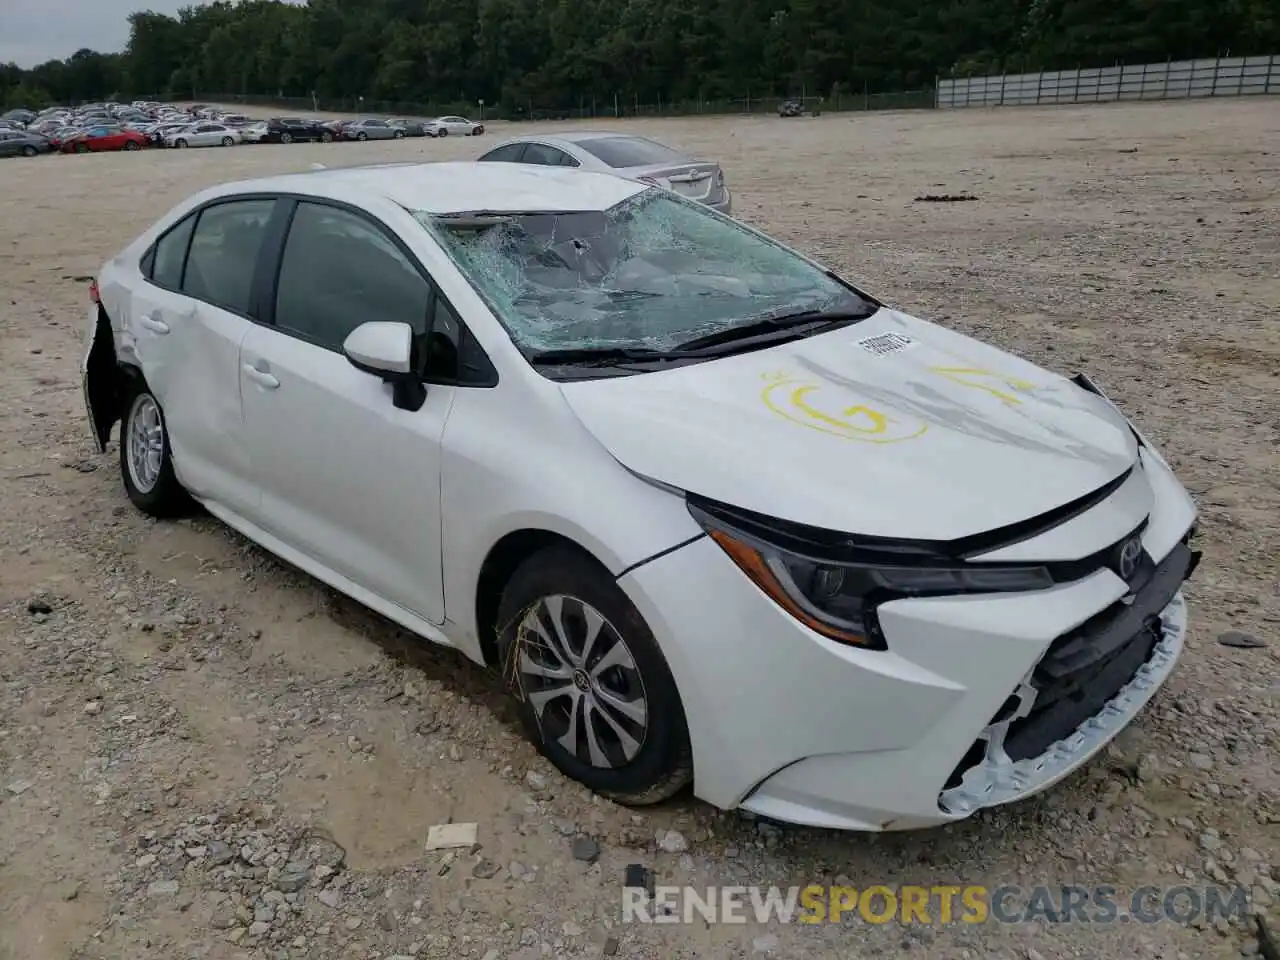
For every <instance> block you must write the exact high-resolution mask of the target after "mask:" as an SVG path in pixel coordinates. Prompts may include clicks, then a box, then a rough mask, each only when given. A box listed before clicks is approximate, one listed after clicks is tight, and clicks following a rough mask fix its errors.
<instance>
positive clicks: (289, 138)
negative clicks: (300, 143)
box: [280, 130, 293, 143]
mask: <svg viewBox="0 0 1280 960" xmlns="http://www.w3.org/2000/svg"><path fill="white" fill-rule="evenodd" d="M280 142H281V143H293V134H292V133H290V132H289V131H288V130H286V131H285V132H284V133H282V134H280Z"/></svg>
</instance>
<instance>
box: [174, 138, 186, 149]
mask: <svg viewBox="0 0 1280 960" xmlns="http://www.w3.org/2000/svg"><path fill="white" fill-rule="evenodd" d="M173 145H174V146H175V147H177V148H178V149H179V150H185V149H187V141H185V140H175V141H174V143H173Z"/></svg>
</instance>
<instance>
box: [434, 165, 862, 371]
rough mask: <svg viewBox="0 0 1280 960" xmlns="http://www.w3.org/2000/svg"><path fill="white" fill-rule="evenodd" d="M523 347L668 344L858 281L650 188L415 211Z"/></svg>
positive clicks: (858, 308)
mask: <svg viewBox="0 0 1280 960" xmlns="http://www.w3.org/2000/svg"><path fill="white" fill-rule="evenodd" d="M417 218H418V220H419V222H421V223H423V224H424V225H425V226H426V227H427V228H428V229H429V230H430V231H431V232H432V233H433V234H434V235H435V236H436V237H437V239H438V240H439V242H440V244H441V246H442V247H443V248H444V250H445V251H446V253H447V254H448V255H449V256H450V257H451V258H452V259H453V261H454V262H455V263H456V264H457V266H458V268H459V269H460V270H461V271H462V272H463V274H464V275H466V277H467V278H468V280H470V282H471V284H472V285H473V286H474V287H475V288H476V290H477V291H478V292H479V293H480V294H481V296H482V297H484V298H485V300H486V301H487V302H488V304H489V305H490V307H491V308H492V309H493V310H494V312H495V314H496V315H497V316H498V318H499V320H501V322H502V323H503V325H504V326H505V327H506V329H507V331H508V333H509V334H510V336H511V338H512V339H513V340H514V341H515V343H516V345H517V346H519V347H520V348H521V349H522V350H525V351H526V352H541V351H549V350H579V349H593V350H594V349H611V348H618V349H635V350H646V351H651V350H669V349H672V348H675V347H677V346H679V345H680V344H681V343H683V342H684V341H687V340H692V339H694V338H698V337H702V336H706V335H708V334H712V333H716V332H718V331H721V330H725V329H728V328H731V327H736V326H741V325H746V324H750V323H755V322H759V321H762V320H766V319H768V318H770V317H774V316H781V315H783V314H793V313H797V312H801V311H808V310H841V311H846V310H847V311H851V312H856V313H862V312H870V310H871V309H872V307H871V305H870V304H869V303H868V302H867V301H865V300H863V298H862V297H860V296H859V295H858V294H857V293H856V292H855V291H853V290H852V289H850V288H849V287H847V286H845V285H844V284H842V283H840V282H839V281H837V280H836V279H835V278H834V277H832V276H831V275H829V274H828V273H826V272H825V271H823V270H822V269H820V268H819V267H817V266H815V265H813V264H812V263H810V262H809V261H807V260H805V259H804V258H802V257H800V256H799V255H797V254H795V253H792V252H791V251H790V250H787V249H786V248H785V247H783V246H781V245H779V244H777V243H775V242H773V241H771V240H769V239H767V238H765V237H762V236H761V235H759V234H757V233H754V232H752V231H750V230H748V229H746V228H745V227H743V226H740V225H739V224H737V223H735V222H734V221H732V220H730V219H728V218H727V217H722V216H719V215H717V214H715V213H713V212H711V211H709V210H707V209H706V208H705V207H704V206H702V205H701V204H698V203H695V202H693V201H689V200H684V199H682V198H680V197H678V196H675V195H674V194H671V193H669V192H667V191H665V190H659V189H656V188H654V189H648V190H645V191H644V192H642V193H640V194H637V195H636V196H633V197H630V198H628V199H627V200H624V201H623V202H622V203H619V204H617V205H616V206H614V207H612V208H611V209H609V210H605V211H592V212H572V213H526V214H490V213H479V214H473V215H437V214H430V213H425V212H424V213H419V214H417Z"/></svg>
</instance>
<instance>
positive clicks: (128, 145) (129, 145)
mask: <svg viewBox="0 0 1280 960" xmlns="http://www.w3.org/2000/svg"><path fill="white" fill-rule="evenodd" d="M124 148H125V149H126V150H137V149H138V141H137V140H126V141H125V144H124Z"/></svg>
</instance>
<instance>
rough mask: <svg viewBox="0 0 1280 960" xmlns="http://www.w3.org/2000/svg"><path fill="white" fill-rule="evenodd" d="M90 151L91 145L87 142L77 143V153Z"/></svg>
mask: <svg viewBox="0 0 1280 960" xmlns="http://www.w3.org/2000/svg"><path fill="white" fill-rule="evenodd" d="M88 152H89V145H88V144H87V143H77V144H76V153H88Z"/></svg>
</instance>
